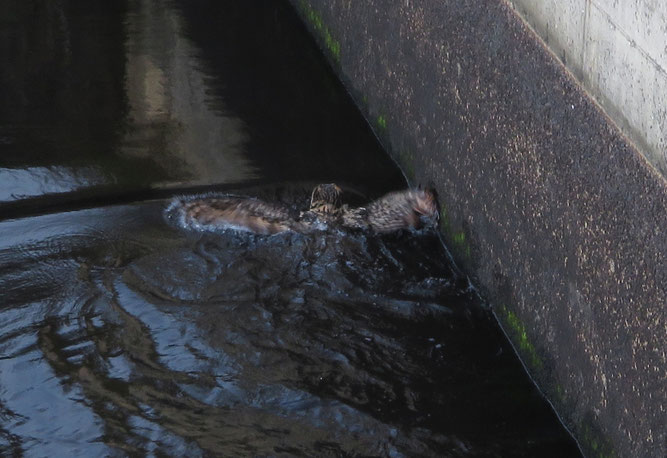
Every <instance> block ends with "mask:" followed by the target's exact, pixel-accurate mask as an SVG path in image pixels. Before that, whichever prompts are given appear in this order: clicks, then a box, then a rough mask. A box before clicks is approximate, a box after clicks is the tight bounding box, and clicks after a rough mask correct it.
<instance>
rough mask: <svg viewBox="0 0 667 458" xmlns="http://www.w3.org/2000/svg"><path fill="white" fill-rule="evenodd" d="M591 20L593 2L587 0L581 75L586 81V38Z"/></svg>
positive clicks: (582, 31)
mask: <svg viewBox="0 0 667 458" xmlns="http://www.w3.org/2000/svg"><path fill="white" fill-rule="evenodd" d="M590 20H591V0H586V1H585V4H584V24H583V27H582V30H581V35H582V36H581V42H582V46H581V74H582V77H583V79H584V80H585V79H586V76H585V75H586V54H587V51H588V40H587V39H586V36H587V35H588V26H589V22H590Z"/></svg>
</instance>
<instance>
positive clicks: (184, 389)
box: [0, 0, 578, 457]
mask: <svg viewBox="0 0 667 458" xmlns="http://www.w3.org/2000/svg"><path fill="white" fill-rule="evenodd" d="M0 12H1V14H0V21H2V26H1V27H0V53H1V55H0V58H1V59H0V60H2V62H5V63H6V65H3V66H2V67H1V70H0V71H1V73H0V82H2V84H0V91H2V92H1V94H2V99H3V101H6V103H3V104H0V139H1V141H0V201H1V202H0V455H15V456H21V455H27V456H47V455H48V456H60V455H66V456H128V455H129V456H135V455H159V456H165V455H168V456H258V455H259V456H358V455H364V456H415V455H420V456H457V457H462V456H479V457H482V456H484V457H487V456H526V457H532V456H554V457H561V456H572V455H577V454H578V449H577V444H576V443H575V442H574V440H573V439H572V438H571V437H570V435H569V434H568V432H567V431H566V430H565V429H564V428H563V426H562V425H561V423H560V422H559V419H558V417H557V416H556V415H555V413H554V412H553V410H552V408H551V406H550V405H549V404H548V403H547V402H546V400H545V399H544V397H543V396H542V395H541V393H540V392H539V391H538V390H537V389H536V387H535V386H534V384H533V382H532V380H531V379H530V378H529V377H528V376H527V374H526V373H525V371H524V369H523V367H522V365H521V362H520V361H519V359H518V358H517V357H516V355H515V354H514V352H513V351H512V348H511V346H510V344H509V342H508V341H507V340H506V339H505V337H504V335H503V333H502V331H501V329H500V328H499V326H498V325H497V323H496V321H495V319H494V317H493V315H492V313H491V311H490V310H489V309H488V307H487V306H486V305H485V304H484V303H483V302H481V301H480V299H479V297H478V296H477V294H476V292H475V291H474V290H473V289H472V288H471V287H470V283H469V281H468V278H467V277H466V276H464V275H462V274H461V273H460V272H459V271H458V270H457V269H456V268H455V267H454V266H453V264H452V263H451V262H450V258H449V255H448V253H447V251H446V250H445V248H444V246H443V245H442V243H441V239H440V237H439V235H438V234H436V233H435V232H433V231H421V232H413V233H399V234H390V235H387V236H382V237H379V236H373V235H370V234H366V233H364V232H362V231H356V232H355V231H352V232H349V231H348V232H345V231H341V230H339V229H337V228H333V227H332V228H330V229H329V230H322V231H320V232H316V233H313V234H307V235H304V234H293V233H290V234H279V235H276V236H270V237H267V236H257V235H253V234H248V233H239V232H235V231H221V232H220V233H212V234H211V233H209V234H200V233H196V232H187V231H183V230H181V229H179V228H177V227H174V226H172V225H170V224H169V221H167V219H165V217H164V214H163V212H164V209H165V207H166V205H167V204H168V202H169V197H171V196H172V195H173V194H183V193H186V194H187V193H191V192H204V191H218V192H234V193H235V194H245V195H252V196H257V197H261V198H264V199H268V200H277V201H281V202H284V203H287V204H288V205H293V206H295V207H298V208H303V207H305V206H306V205H307V204H308V199H309V196H310V190H311V189H312V186H313V185H314V184H315V183H318V182H322V181H324V182H330V181H336V182H338V183H339V184H341V186H342V187H343V189H344V190H345V198H346V200H347V201H348V202H350V203H353V204H355V205H356V204H359V203H363V202H365V201H367V200H370V199H373V198H375V197H378V196H380V195H382V194H384V193H386V192H389V191H391V190H394V189H399V188H403V187H405V186H406V183H405V181H404V178H403V175H402V174H401V171H400V170H399V169H398V168H397V167H396V165H395V163H394V162H393V161H392V160H391V159H390V158H389V156H388V155H387V154H386V153H385V151H384V150H383V149H382V147H381V145H380V144H379V143H378V142H377V140H376V138H375V136H374V134H373V132H372V131H371V130H370V129H369V127H368V125H367V123H366V121H365V120H364V118H363V117H362V116H361V114H360V112H359V111H358V110H357V108H356V107H355V105H354V104H353V102H352V100H351V99H350V97H349V96H348V95H347V94H346V93H345V91H344V89H343V87H342V86H341V84H340V83H339V82H338V80H337V79H336V77H335V75H334V74H333V72H331V70H330V69H329V67H328V66H327V65H326V62H325V61H324V60H323V58H322V56H321V55H320V53H319V51H318V49H317V47H316V46H315V43H314V42H313V41H312V40H311V39H310V37H309V35H308V34H307V31H306V30H305V28H304V27H303V26H302V24H301V22H300V21H299V19H298V17H297V16H296V14H295V13H294V11H293V10H292V9H291V8H290V7H289V6H288V4H287V3H283V2H276V1H273V0H267V1H257V2H252V3H250V2H238V1H228V2H218V1H197V2H173V1H161V0H136V1H121V2H111V3H110V2H107V1H102V0H100V1H89V2H83V3H82V2H67V1H53V2H48V3H43V2H37V1H35V2H32V1H21V2H18V1H15V2H2V3H0Z"/></svg>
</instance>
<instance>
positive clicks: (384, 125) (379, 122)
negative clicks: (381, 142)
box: [377, 115, 387, 129]
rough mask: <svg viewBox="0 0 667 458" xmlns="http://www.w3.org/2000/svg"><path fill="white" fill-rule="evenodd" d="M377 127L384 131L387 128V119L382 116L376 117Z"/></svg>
mask: <svg viewBox="0 0 667 458" xmlns="http://www.w3.org/2000/svg"><path fill="white" fill-rule="evenodd" d="M377 125H378V127H379V128H380V129H386V128H387V118H385V117H384V115H380V116H378V119H377Z"/></svg>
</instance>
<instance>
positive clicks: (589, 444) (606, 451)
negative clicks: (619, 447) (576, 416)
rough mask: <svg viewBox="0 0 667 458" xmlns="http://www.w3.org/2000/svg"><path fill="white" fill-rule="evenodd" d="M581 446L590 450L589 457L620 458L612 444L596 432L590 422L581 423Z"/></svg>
mask: <svg viewBox="0 0 667 458" xmlns="http://www.w3.org/2000/svg"><path fill="white" fill-rule="evenodd" d="M579 439H580V441H581V444H582V445H583V446H584V447H585V448H587V449H588V452H589V456H593V457H596V458H618V453H617V452H616V450H614V447H613V446H612V445H611V443H610V442H609V441H608V440H607V439H606V438H604V437H603V436H602V435H601V434H600V433H598V432H596V431H595V430H594V429H593V427H591V425H590V424H589V422H588V421H586V420H584V421H582V422H581V424H580V427H579Z"/></svg>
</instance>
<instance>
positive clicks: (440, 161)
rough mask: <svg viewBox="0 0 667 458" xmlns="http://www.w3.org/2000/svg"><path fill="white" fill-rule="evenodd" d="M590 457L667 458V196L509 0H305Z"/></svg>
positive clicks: (380, 129) (334, 60) (335, 61)
mask: <svg viewBox="0 0 667 458" xmlns="http://www.w3.org/2000/svg"><path fill="white" fill-rule="evenodd" d="M290 1H291V2H292V4H293V5H294V7H295V8H296V9H297V11H298V12H299V14H300V15H301V16H302V18H303V20H304V22H305V23H306V24H307V26H308V27H309V28H310V30H311V31H312V33H313V35H314V36H315V37H316V38H317V40H318V41H319V43H320V45H321V46H322V48H323V50H324V52H325V54H326V55H327V56H328V58H329V59H330V62H331V64H332V66H333V68H334V69H335V70H336V71H337V72H338V74H339V75H340V77H341V78H342V79H343V81H344V82H345V83H346V84H347V87H348V88H349V90H350V91H351V93H352V95H353V96H354V97H355V98H356V100H357V102H358V103H359V105H360V107H361V109H362V110H363V111H364V112H365V114H366V116H367V117H368V119H369V120H370V122H371V124H373V126H374V128H375V130H376V132H377V133H378V135H379V137H380V138H381V140H382V141H383V143H384V145H385V147H386V148H387V150H388V151H389V152H390V154H392V155H393V156H394V157H395V158H396V159H397V161H398V162H399V163H400V164H401V165H402V167H403V169H404V171H405V172H406V174H407V175H408V177H409V178H410V180H411V182H412V183H413V184H417V183H422V184H429V183H432V184H434V185H435V186H436V188H437V190H438V192H439V194H440V199H441V203H442V216H443V218H442V232H443V234H444V236H445V238H446V240H447V241H448V243H449V245H450V247H451V248H452V250H453V251H454V253H455V257H456V258H457V261H458V262H459V264H460V265H461V266H462V267H463V268H464V269H465V270H466V271H467V272H468V273H469V274H470V275H471V276H472V278H473V280H474V282H475V283H476V285H477V286H478V287H479V288H480V289H481V291H482V292H483V294H484V296H485V297H486V298H487V300H489V302H490V303H491V304H492V306H493V308H494V310H495V313H496V314H497V316H498V318H499V320H500V322H501V324H502V325H503V326H504V328H505V330H506V331H507V333H508V334H509V335H510V337H511V338H512V339H513V341H514V343H515V345H516V347H517V349H518V351H519V353H520V354H521V356H522V358H523V359H524V361H525V362H526V365H527V366H528V368H529V370H530V371H531V373H532V374H533V376H534V377H535V378H536V380H537V382H538V384H539V385H540V386H541V387H542V388H543V390H544V391H545V393H546V394H547V396H548V397H549V398H550V400H551V401H552V402H553V403H554V405H555V407H556V409H557V411H558V412H559V413H560V414H561V416H562V418H563V419H564V421H565V423H566V425H567V426H568V427H569V428H571V430H572V431H573V432H574V434H575V436H576V437H577V439H578V440H579V442H580V444H581V446H582V448H583V450H584V452H585V453H586V454H587V455H588V456H642V457H651V456H655V457H663V456H666V455H667V453H666V450H665V447H666V445H665V444H666V443H667V437H666V431H665V426H664V425H665V424H667V422H666V418H667V417H666V415H667V414H666V409H667V405H666V404H667V402H666V401H665V397H666V394H665V383H666V380H667V375H666V368H667V362H666V353H665V352H666V351H667V349H666V347H667V343H666V336H667V322H666V318H665V313H666V312H665V308H666V304H667V293H666V288H667V286H666V285H667V267H666V266H667V260H666V259H665V258H666V253H667V236H666V235H665V234H666V232H665V228H667V185H666V182H665V179H664V178H663V177H662V176H661V175H660V174H658V173H657V171H656V170H655V168H653V167H651V166H650V165H649V164H648V163H647V162H646V159H645V158H644V157H643V156H642V155H641V154H639V153H638V152H637V150H636V149H635V148H634V147H633V146H632V145H631V144H630V143H629V141H628V140H627V138H625V137H624V136H623V135H622V134H621V133H620V132H619V130H618V129H617V128H616V127H615V126H614V125H613V123H611V121H610V120H609V118H608V117H607V116H606V115H605V114H604V113H603V112H602V111H601V110H600V108H599V107H598V106H597V105H596V104H595V103H594V102H593V101H592V100H591V99H590V98H589V97H588V96H587V95H586V93H585V92H584V91H583V90H582V89H581V88H580V87H579V86H578V85H577V83H576V82H575V80H574V79H573V78H572V76H571V75H570V74H569V73H568V72H567V71H566V70H565V68H564V67H562V65H561V64H560V63H559V62H558V61H557V59H556V58H555V56H554V55H553V54H551V53H550V52H549V51H548V50H547V49H546V48H545V47H544V45H543V44H542V42H541V41H539V39H538V38H537V37H536V36H535V35H534V34H533V33H532V32H531V31H530V30H529V28H528V27H527V26H526V25H525V24H524V23H523V22H522V20H521V19H520V18H519V17H518V16H517V15H516V13H515V12H514V10H513V9H512V8H511V7H510V6H509V5H508V4H507V3H506V2H505V1H503V0H422V1H419V2H417V1H414V0H401V1H398V0H393V1H385V0H365V1H363V2H362V1H359V2H357V1H350V0H290Z"/></svg>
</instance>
